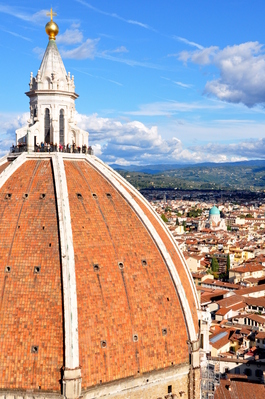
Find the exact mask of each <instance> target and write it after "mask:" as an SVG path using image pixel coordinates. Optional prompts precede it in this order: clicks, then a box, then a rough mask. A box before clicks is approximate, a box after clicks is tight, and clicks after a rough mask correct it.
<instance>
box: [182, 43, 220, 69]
mask: <svg viewBox="0 0 265 399" xmlns="http://www.w3.org/2000/svg"><path fill="white" fill-rule="evenodd" d="M218 50H219V48H218V47H217V46H211V47H208V48H204V49H202V50H195V51H182V52H181V53H180V54H179V55H178V57H179V59H180V60H181V61H183V62H187V61H189V60H190V61H192V62H194V63H195V64H199V65H207V64H210V63H211V62H212V60H213V57H214V56H215V54H216V52H217V51H218Z"/></svg>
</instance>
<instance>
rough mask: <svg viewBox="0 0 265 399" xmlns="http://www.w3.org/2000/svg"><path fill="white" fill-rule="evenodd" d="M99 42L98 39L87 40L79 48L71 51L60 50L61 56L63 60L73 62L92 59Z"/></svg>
mask: <svg viewBox="0 0 265 399" xmlns="http://www.w3.org/2000/svg"><path fill="white" fill-rule="evenodd" d="M99 40H100V39H87V40H86V41H85V42H84V43H83V44H81V45H80V46H79V47H76V48H74V49H71V50H61V55H62V57H63V58H73V59H75V60H84V59H87V58H90V59H93V58H94V57H95V52H96V46H97V44H98V42H99Z"/></svg>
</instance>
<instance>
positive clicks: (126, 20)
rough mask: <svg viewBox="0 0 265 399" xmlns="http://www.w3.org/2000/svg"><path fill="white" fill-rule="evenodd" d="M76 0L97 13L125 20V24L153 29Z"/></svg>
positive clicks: (81, 0)
mask: <svg viewBox="0 0 265 399" xmlns="http://www.w3.org/2000/svg"><path fill="white" fill-rule="evenodd" d="M76 2H77V3H80V4H82V5H83V6H85V7H87V8H89V9H90V10H93V11H95V12H97V13H99V14H103V15H107V16H108V17H111V18H115V19H118V20H120V21H123V22H126V23H127V24H132V25H138V26H140V27H141V28H144V29H149V30H152V31H155V29H153V28H152V27H151V26H149V25H147V24H144V23H142V22H139V21H135V20H132V19H126V18H123V17H120V16H119V15H118V14H116V13H109V12H106V11H102V10H100V9H99V8H96V7H94V6H92V5H91V4H89V3H87V2H86V1H84V0H76Z"/></svg>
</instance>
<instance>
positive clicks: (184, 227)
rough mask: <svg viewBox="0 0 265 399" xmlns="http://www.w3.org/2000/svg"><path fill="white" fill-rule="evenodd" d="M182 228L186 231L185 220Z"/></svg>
mask: <svg viewBox="0 0 265 399" xmlns="http://www.w3.org/2000/svg"><path fill="white" fill-rule="evenodd" d="M182 226H183V229H184V231H186V221H185V220H183V222H182Z"/></svg>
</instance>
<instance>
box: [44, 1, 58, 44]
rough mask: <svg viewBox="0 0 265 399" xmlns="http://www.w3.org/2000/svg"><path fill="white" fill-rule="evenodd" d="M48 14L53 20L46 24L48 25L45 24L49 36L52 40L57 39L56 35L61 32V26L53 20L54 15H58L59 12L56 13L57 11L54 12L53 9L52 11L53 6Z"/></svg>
mask: <svg viewBox="0 0 265 399" xmlns="http://www.w3.org/2000/svg"><path fill="white" fill-rule="evenodd" d="M47 15H48V16H50V17H51V20H50V22H48V23H47V24H46V26H45V30H46V33H47V35H48V36H49V39H50V40H56V36H57V35H58V33H59V27H58V25H57V24H56V23H55V22H54V21H53V19H52V18H53V16H56V15H57V14H56V13H55V12H53V11H52V8H51V11H50V12H48V13H47Z"/></svg>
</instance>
